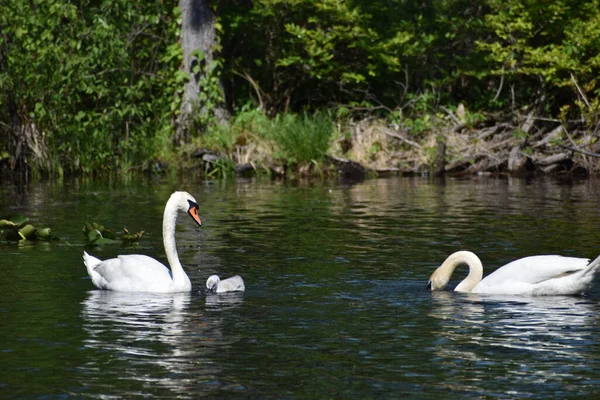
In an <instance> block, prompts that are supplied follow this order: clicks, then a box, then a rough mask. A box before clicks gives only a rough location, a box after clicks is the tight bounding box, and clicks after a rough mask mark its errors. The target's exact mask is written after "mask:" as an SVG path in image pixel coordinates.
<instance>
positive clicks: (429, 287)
mask: <svg viewBox="0 0 600 400" xmlns="http://www.w3.org/2000/svg"><path fill="white" fill-rule="evenodd" d="M427 289H428V290H431V281H429V282H427Z"/></svg>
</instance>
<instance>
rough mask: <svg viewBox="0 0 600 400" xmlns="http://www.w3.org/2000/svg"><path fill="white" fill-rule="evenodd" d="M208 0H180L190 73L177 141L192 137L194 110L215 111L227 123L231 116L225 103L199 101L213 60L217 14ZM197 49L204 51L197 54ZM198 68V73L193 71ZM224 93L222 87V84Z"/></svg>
mask: <svg viewBox="0 0 600 400" xmlns="http://www.w3.org/2000/svg"><path fill="white" fill-rule="evenodd" d="M208 3H209V1H208V0H179V8H180V9H181V36H182V37H181V46H182V48H183V68H184V69H185V71H186V72H187V74H188V75H189V80H188V82H187V83H186V85H185V88H184V93H183V99H182V102H181V112H180V114H179V118H178V121H177V131H176V134H175V140H174V141H175V143H176V144H178V143H182V142H185V141H186V140H187V139H189V127H190V123H191V121H192V114H193V113H194V112H200V113H212V114H214V116H215V118H216V120H217V122H218V123H226V121H227V118H228V117H229V115H228V113H227V110H226V108H225V106H224V105H218V106H216V107H215V109H212V110H207V109H206V108H205V106H204V105H202V104H199V103H198V95H199V94H200V89H201V88H200V85H199V83H200V81H201V80H202V78H203V77H204V74H205V73H206V71H207V67H209V66H210V65H211V64H212V62H213V48H214V46H215V43H216V40H215V16H214V14H213V12H212V10H211V8H210V6H209V4H208ZM198 52H199V53H200V54H201V55H200V58H199V57H198ZM194 69H196V73H194ZM220 90H221V93H223V87H222V85H220Z"/></svg>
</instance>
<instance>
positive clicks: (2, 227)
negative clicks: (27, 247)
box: [0, 214, 58, 242]
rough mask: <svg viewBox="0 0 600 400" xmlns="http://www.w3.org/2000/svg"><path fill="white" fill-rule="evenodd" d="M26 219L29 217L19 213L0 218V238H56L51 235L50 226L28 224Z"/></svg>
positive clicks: (8, 239) (46, 239) (24, 239)
mask: <svg viewBox="0 0 600 400" xmlns="http://www.w3.org/2000/svg"><path fill="white" fill-rule="evenodd" d="M28 221H29V218H28V217H26V216H24V215H21V214H15V215H11V216H8V217H6V218H4V219H0V240H5V241H10V242H23V241H51V240H58V238H57V237H56V236H54V235H52V231H51V230H50V228H36V227H35V226H33V225H32V224H28V223H27V222H28Z"/></svg>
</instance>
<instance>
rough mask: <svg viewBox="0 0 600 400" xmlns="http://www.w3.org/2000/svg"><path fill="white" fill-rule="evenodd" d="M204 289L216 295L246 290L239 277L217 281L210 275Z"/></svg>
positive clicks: (215, 277)
mask: <svg viewBox="0 0 600 400" xmlns="http://www.w3.org/2000/svg"><path fill="white" fill-rule="evenodd" d="M206 287H207V288H208V289H209V290H211V291H213V292H216V293H226V292H243V291H245V290H246V286H245V285H244V280H243V279H242V277H241V276H239V275H235V276H232V277H231V278H227V279H223V280H221V279H219V277H218V276H217V275H212V276H210V277H209V278H208V280H207V281H206Z"/></svg>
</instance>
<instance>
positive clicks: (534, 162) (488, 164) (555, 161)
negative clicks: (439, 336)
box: [190, 112, 600, 180]
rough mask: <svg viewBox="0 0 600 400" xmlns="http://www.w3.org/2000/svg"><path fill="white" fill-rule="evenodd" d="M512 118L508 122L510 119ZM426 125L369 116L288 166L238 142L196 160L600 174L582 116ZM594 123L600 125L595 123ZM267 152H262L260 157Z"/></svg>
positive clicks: (308, 168) (353, 175)
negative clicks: (306, 159)
mask: <svg viewBox="0 0 600 400" xmlns="http://www.w3.org/2000/svg"><path fill="white" fill-rule="evenodd" d="M507 121H510V122H507ZM431 125H432V127H430V128H429V129H428V130H426V131H421V132H413V131H411V129H409V127H402V126H399V125H390V124H387V123H386V122H384V121H374V120H372V119H370V120H364V121H359V122H352V123H349V124H348V125H347V126H345V127H341V128H340V131H341V132H343V133H344V134H343V135H340V136H341V137H342V139H339V140H337V141H334V142H332V145H331V146H330V148H329V150H328V152H327V154H326V155H325V156H324V158H323V160H322V162H320V163H310V164H308V165H292V166H290V165H282V164H281V161H279V162H278V163H277V162H276V161H275V160H271V159H269V158H268V157H267V158H265V154H268V152H258V153H253V151H252V149H256V148H257V147H258V146H259V144H252V143H250V144H247V145H244V146H241V147H239V148H236V149H235V151H234V153H233V154H228V155H221V154H217V153H215V152H213V151H210V150H207V149H198V150H196V151H194V152H192V154H190V156H191V158H193V159H196V160H199V161H200V163H202V165H203V168H204V170H206V171H208V170H210V169H211V168H218V167H219V166H223V165H224V164H225V162H227V163H229V165H231V163H233V164H234V166H235V171H236V173H237V174H238V175H251V174H253V173H254V172H255V171H256V168H257V167H256V166H257V165H259V166H260V169H261V170H268V171H269V172H270V173H271V174H272V175H275V176H284V175H286V174H287V173H288V172H290V171H291V172H293V173H294V174H295V175H300V176H304V175H311V174H313V175H314V174H319V175H323V173H326V174H328V175H331V173H334V174H336V175H338V176H340V177H342V178H344V179H350V180H362V179H364V178H365V177H367V176H372V175H389V174H404V175H406V174H409V175H415V174H418V175H423V174H426V175H433V176H441V175H444V174H449V175H470V174H479V173H500V174H503V173H504V174H512V175H531V174H597V173H598V172H600V140H598V139H599V138H598V134H597V133H596V132H598V131H600V127H597V126H596V127H590V126H586V125H583V124H581V121H572V122H567V123H560V122H559V121H556V120H552V119H547V118H537V117H535V114H533V113H532V112H529V113H527V114H526V115H523V116H518V118H513V117H511V118H504V119H502V118H498V117H494V118H491V117H490V118H489V119H488V120H486V121H482V122H479V123H471V124H469V123H466V122H464V121H461V119H460V118H458V117H456V116H455V117H454V118H449V119H448V120H447V121H445V122H444V121H434V122H433V123H432V124H431ZM592 128H594V129H592ZM258 157H262V158H260V159H259V158H258Z"/></svg>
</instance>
